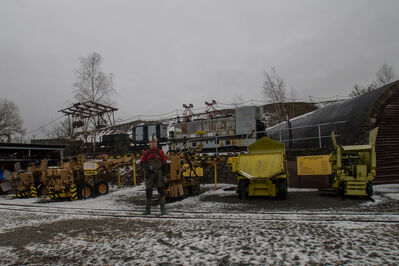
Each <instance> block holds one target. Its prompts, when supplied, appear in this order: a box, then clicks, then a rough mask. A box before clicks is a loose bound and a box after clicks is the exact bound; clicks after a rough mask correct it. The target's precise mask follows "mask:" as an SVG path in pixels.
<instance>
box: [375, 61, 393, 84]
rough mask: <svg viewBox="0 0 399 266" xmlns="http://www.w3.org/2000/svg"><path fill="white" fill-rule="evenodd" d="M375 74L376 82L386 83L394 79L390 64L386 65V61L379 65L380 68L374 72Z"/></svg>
mask: <svg viewBox="0 0 399 266" xmlns="http://www.w3.org/2000/svg"><path fill="white" fill-rule="evenodd" d="M375 75H376V76H377V82H378V83H379V84H380V85H384V84H388V83H390V82H392V81H394V79H395V73H394V71H393V68H392V67H391V66H388V64H387V63H386V62H384V64H383V65H382V66H381V67H380V69H379V70H378V71H377V72H376V73H375Z"/></svg>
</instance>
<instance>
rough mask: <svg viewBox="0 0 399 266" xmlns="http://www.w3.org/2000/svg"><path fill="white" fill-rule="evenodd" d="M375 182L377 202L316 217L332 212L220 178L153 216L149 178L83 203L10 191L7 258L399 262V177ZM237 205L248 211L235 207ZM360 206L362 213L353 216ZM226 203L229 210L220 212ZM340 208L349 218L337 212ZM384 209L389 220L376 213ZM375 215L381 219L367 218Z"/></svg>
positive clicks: (1, 240)
mask: <svg viewBox="0 0 399 266" xmlns="http://www.w3.org/2000/svg"><path fill="white" fill-rule="evenodd" d="M229 186H231V185H223V184H219V186H218V187H219V188H226V187H229ZM374 191H375V193H376V195H375V198H376V201H375V202H371V201H362V202H359V203H358V205H355V206H354V207H353V206H352V207H350V208H348V209H347V208H342V209H340V210H338V211H337V210H334V211H335V212H337V213H336V214H334V212H330V211H329V210H312V211H311V212H314V214H315V216H314V217H316V215H317V214H320V213H325V216H326V217H327V218H328V219H330V218H331V219H330V220H328V219H327V220H326V219H322V220H317V219H315V220H313V218H312V217H313V215H311V214H310V215H309V216H306V217H309V219H298V217H305V216H301V215H302V214H303V215H305V213H307V215H308V214H309V210H303V211H301V210H295V212H291V211H284V212H282V211H279V210H272V211H270V210H263V209H262V208H260V209H257V211H256V212H253V211H250V208H247V207H248V206H249V205H250V204H253V203H256V202H257V201H259V200H263V201H266V203H268V202H270V203H273V201H272V200H268V199H259V200H253V201H249V202H244V203H239V202H238V203H237V202H234V203H229V202H228V201H224V200H220V201H219V200H218V199H220V198H229V197H232V196H233V194H234V191H224V190H223V189H218V190H213V189H212V186H211V185H209V186H207V187H206V188H205V192H204V193H202V194H201V195H199V196H196V197H190V198H186V199H184V200H182V201H177V202H174V203H168V204H167V210H168V212H169V213H172V214H175V216H173V215H171V216H166V218H164V217H161V216H159V215H158V212H159V208H158V207H157V206H154V207H153V212H154V213H155V214H153V215H151V216H150V217H146V216H141V215H139V214H138V213H139V211H142V209H143V202H144V201H143V199H144V187H143V186H138V187H135V188H123V189H119V190H118V189H116V188H112V189H111V192H110V194H108V195H105V196H101V197H97V198H95V199H89V200H85V201H84V200H82V201H75V202H67V201H65V202H44V201H43V200H37V199H13V200H10V199H8V198H5V197H3V198H0V215H1V216H0V217H1V218H0V221H1V224H2V227H1V228H0V246H1V248H0V264H2V265H3V264H52V265H53V264H95V265H98V264H117V265H118V264H119V265H125V264H154V265H155V264H161V263H171V264H183V265H191V264H206V265H208V264H211V265H216V264H221V265H229V264H240V263H242V264H288V265H291V264H299V265H305V264H359V265H365V264H378V265H381V264H392V265H394V264H398V263H399V223H398V222H391V221H389V219H388V220H384V218H385V217H388V216H389V217H390V219H395V220H396V221H398V220H399V212H398V208H396V209H391V206H395V204H396V206H397V205H398V204H399V197H398V194H399V185H381V186H375V187H374ZM290 192H291V193H294V192H296V193H297V194H295V197H298V199H299V198H300V194H302V193H303V195H305V194H307V193H315V192H314V191H313V190H297V189H293V190H290ZM298 193H299V194H298ZM155 195H156V193H155ZM298 195H299V196H298ZM207 199H216V200H207ZM140 200H141V201H140ZM293 200H294V201H295V199H293ZM331 200H332V201H336V202H337V203H338V202H340V201H342V199H339V198H331ZM351 200H352V199H347V200H345V201H351ZM316 201H317V199H315V204H316ZM356 202H357V201H356ZM1 204H13V205H1ZM237 204H240V206H238V207H239V209H240V210H242V211H241V213H237V211H236V210H237ZM356 204H357V203H356ZM16 205H28V206H39V207H40V208H39V209H40V210H42V208H46V207H51V208H52V209H51V210H52V211H51V212H29V211H22V210H21V209H18V208H20V207H21V206H16ZM232 205H234V206H232ZM7 206H8V207H7ZM4 207H7V208H8V209H4ZM233 207H234V210H235V211H234V215H230V214H229V215H228V213H227V212H226V210H228V209H231V208H233ZM1 208H3V209H1ZM14 208H15V209H14ZM64 208H65V209H64ZM71 208H72V209H71ZM26 209H27V210H29V209H32V210H36V209H37V208H36V207H26V208H25V209H24V210H26ZM356 209H359V210H360V211H359V214H360V215H362V220H361V221H360V220H359V221H357V220H351V219H346V218H349V217H352V216H351V215H353V211H354V210H356ZM64 210H68V211H67V212H64ZM74 210H76V213H74ZM78 210H79V212H78ZM85 210H86V212H87V214H90V213H93V212H96V210H98V212H99V213H100V212H101V211H103V212H104V213H107V212H110V211H111V210H119V211H120V212H118V213H120V214H129V213H135V214H137V215H133V216H130V217H123V215H121V217H103V216H99V217H96V216H94V217H93V216H86V215H85V214H86V213H85ZM246 210H248V211H246ZM262 210H263V211H262ZM192 211H194V212H195V213H194V214H192V215H190V216H187V217H186V216H184V215H183V214H181V212H183V213H184V212H192ZM201 212H214V213H217V214H218V215H216V216H209V215H208V216H207V214H206V213H204V214H201ZM223 212H226V215H223V214H220V213H223ZM335 215H337V217H338V215H339V218H340V219H342V220H340V219H335V218H334V217H335ZM378 215H380V216H381V218H379V219H380V220H381V221H376V220H375V217H376V216H378ZM273 217H280V218H281V219H280V218H276V219H275V218H273ZM269 218H273V219H269ZM369 218H370V219H371V220H373V219H374V221H373V222H366V220H367V219H369Z"/></svg>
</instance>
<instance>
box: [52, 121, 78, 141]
mask: <svg viewBox="0 0 399 266" xmlns="http://www.w3.org/2000/svg"><path fill="white" fill-rule="evenodd" d="M71 132H72V129H71V125H70V123H69V121H68V119H64V120H62V121H60V122H58V123H57V124H55V125H54V126H53V127H52V128H51V130H50V131H48V132H47V137H48V138H52V139H67V138H68V137H70V135H71Z"/></svg>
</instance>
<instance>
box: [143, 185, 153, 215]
mask: <svg viewBox="0 0 399 266" xmlns="http://www.w3.org/2000/svg"><path fill="white" fill-rule="evenodd" d="M151 201H152V189H146V190H145V211H144V212H143V215H148V214H151Z"/></svg>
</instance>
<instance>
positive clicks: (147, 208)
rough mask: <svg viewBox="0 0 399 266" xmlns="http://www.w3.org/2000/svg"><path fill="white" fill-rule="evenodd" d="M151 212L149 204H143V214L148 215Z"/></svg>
mask: <svg viewBox="0 0 399 266" xmlns="http://www.w3.org/2000/svg"><path fill="white" fill-rule="evenodd" d="M148 214H151V204H149V205H148V204H147V203H146V204H145V211H144V212H143V215H148Z"/></svg>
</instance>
